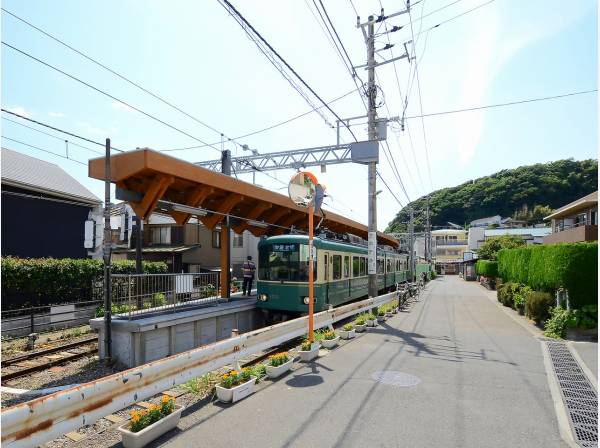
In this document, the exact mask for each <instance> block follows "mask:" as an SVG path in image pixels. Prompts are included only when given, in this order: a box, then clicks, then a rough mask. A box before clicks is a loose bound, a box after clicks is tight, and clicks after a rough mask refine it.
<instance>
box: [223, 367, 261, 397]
mask: <svg viewBox="0 0 600 448" xmlns="http://www.w3.org/2000/svg"><path fill="white" fill-rule="evenodd" d="M255 384H256V377H255V376H254V375H252V371H251V370H250V369H249V368H247V367H246V368H244V369H242V371H241V372H238V371H236V370H230V371H229V372H227V373H225V374H223V376H222V377H221V382H220V383H219V384H217V385H216V386H215V389H216V391H217V398H218V399H219V401H222V402H223V403H235V402H236V401H239V400H241V399H242V398H245V397H247V396H248V395H250V394H251V393H253V392H254V385H255Z"/></svg>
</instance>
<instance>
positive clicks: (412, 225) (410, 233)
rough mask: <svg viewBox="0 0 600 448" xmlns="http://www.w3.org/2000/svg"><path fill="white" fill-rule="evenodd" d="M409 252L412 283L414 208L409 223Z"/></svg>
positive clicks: (413, 269) (413, 265)
mask: <svg viewBox="0 0 600 448" xmlns="http://www.w3.org/2000/svg"><path fill="white" fill-rule="evenodd" d="M408 232H409V236H408V250H409V251H410V255H409V261H410V274H411V277H412V279H411V281H414V279H415V216H414V213H413V209H412V207H411V208H410V221H409V223H408Z"/></svg>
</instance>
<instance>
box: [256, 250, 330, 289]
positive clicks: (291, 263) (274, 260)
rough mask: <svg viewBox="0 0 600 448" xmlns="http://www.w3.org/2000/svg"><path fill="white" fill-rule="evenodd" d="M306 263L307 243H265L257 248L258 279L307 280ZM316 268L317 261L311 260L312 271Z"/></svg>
mask: <svg viewBox="0 0 600 448" xmlns="http://www.w3.org/2000/svg"><path fill="white" fill-rule="evenodd" d="M325 263H327V261H325ZM308 264H309V263H308V245H307V244H297V243H277V244H265V245H264V246H260V247H259V249H258V266H259V268H258V278H259V279H260V280H276V281H285V280H287V281H292V282H307V281H308ZM316 269H317V262H316V260H313V272H315V273H316ZM313 275H314V274H313Z"/></svg>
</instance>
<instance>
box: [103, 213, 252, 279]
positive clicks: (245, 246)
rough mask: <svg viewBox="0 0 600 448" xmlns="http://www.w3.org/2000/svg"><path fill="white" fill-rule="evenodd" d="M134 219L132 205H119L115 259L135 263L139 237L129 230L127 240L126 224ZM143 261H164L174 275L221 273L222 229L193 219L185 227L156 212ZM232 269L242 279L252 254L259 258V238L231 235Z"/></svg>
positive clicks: (114, 223)
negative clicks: (209, 226) (248, 257)
mask: <svg viewBox="0 0 600 448" xmlns="http://www.w3.org/2000/svg"><path fill="white" fill-rule="evenodd" d="M125 215H126V216H128V217H129V216H133V215H134V213H133V210H131V208H130V207H129V206H128V205H125V204H119V206H118V209H117V210H116V212H115V215H114V216H113V217H112V219H111V227H112V229H113V242H116V243H117V244H118V245H117V247H116V248H115V249H113V252H112V253H113V259H115V260H119V259H122V260H123V259H125V260H135V252H136V250H135V247H136V242H135V234H133V235H131V236H129V234H131V233H132V232H131V230H130V229H129V225H128V231H127V239H126V240H125V241H123V238H122V237H123V236H124V235H125V232H124V231H122V230H123V229H122V228H123V226H124V224H125V223H129V218H124V216H125ZM142 228H143V230H142V241H143V245H142V258H143V260H145V261H163V262H165V263H167V265H168V266H169V270H170V272H207V271H219V270H220V253H221V232H220V228H215V229H214V230H210V229H208V228H207V227H205V226H204V224H202V222H201V221H199V220H198V219H196V218H190V220H189V221H188V223H187V224H185V225H183V226H181V225H178V224H176V223H175V220H174V219H173V218H172V217H171V216H168V215H163V214H159V213H154V214H152V215H151V216H150V217H149V218H148V222H146V223H144V224H143V226H142ZM230 240H231V242H232V248H231V267H232V277H237V278H241V276H242V264H243V262H244V260H246V257H247V256H248V255H250V256H251V257H252V259H253V260H257V259H258V242H259V238H257V237H255V236H254V235H252V234H251V233H249V232H247V231H246V232H243V233H242V234H241V235H238V234H236V233H234V232H231V238H230Z"/></svg>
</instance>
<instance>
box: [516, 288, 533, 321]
mask: <svg viewBox="0 0 600 448" xmlns="http://www.w3.org/2000/svg"><path fill="white" fill-rule="evenodd" d="M531 291H532V289H531V288H530V287H529V286H525V285H518V287H517V288H515V290H514V292H513V305H514V309H516V310H518V311H519V312H520V313H521V314H523V311H524V310H525V303H526V301H527V295H528V294H529V293H530V292H531Z"/></svg>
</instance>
